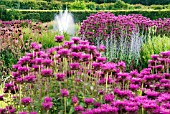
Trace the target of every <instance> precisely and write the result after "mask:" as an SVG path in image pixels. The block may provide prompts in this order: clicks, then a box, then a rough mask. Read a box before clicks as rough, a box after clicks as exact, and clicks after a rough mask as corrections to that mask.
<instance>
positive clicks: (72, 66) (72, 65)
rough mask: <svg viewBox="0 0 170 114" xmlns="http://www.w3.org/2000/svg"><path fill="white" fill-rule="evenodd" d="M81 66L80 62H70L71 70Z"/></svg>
mask: <svg viewBox="0 0 170 114" xmlns="http://www.w3.org/2000/svg"><path fill="white" fill-rule="evenodd" d="M79 68H80V64H79V63H70V69H71V70H78V69H79Z"/></svg>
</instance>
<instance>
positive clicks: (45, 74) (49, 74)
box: [41, 69, 53, 77]
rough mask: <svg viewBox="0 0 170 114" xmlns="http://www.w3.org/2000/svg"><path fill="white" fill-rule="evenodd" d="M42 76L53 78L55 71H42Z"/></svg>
mask: <svg viewBox="0 0 170 114" xmlns="http://www.w3.org/2000/svg"><path fill="white" fill-rule="evenodd" d="M41 75H42V76H44V77H49V76H53V70H52V69H42V70H41Z"/></svg>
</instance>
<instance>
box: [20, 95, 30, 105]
mask: <svg viewBox="0 0 170 114" xmlns="http://www.w3.org/2000/svg"><path fill="white" fill-rule="evenodd" d="M31 102H32V99H31V98H30V97H24V98H22V99H21V103H22V104H23V105H29V104H31Z"/></svg>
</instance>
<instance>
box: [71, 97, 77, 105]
mask: <svg viewBox="0 0 170 114" xmlns="http://www.w3.org/2000/svg"><path fill="white" fill-rule="evenodd" d="M71 101H72V103H73V104H76V103H78V98H77V97H76V96H74V97H72V99H71Z"/></svg>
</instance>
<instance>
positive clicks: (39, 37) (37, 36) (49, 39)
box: [23, 28, 69, 49]
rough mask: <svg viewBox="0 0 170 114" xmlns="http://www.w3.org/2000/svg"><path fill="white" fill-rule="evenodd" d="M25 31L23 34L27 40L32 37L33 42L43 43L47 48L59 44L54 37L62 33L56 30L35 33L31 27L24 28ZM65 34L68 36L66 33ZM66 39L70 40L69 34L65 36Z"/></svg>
mask: <svg viewBox="0 0 170 114" xmlns="http://www.w3.org/2000/svg"><path fill="white" fill-rule="evenodd" d="M23 32H25V34H24V35H23V37H24V40H25V41H26V40H30V38H32V41H33V42H38V43H42V47H43V48H45V49H46V48H50V47H54V46H57V45H58V43H56V42H55V41H54V37H55V36H56V35H60V34H59V33H57V32H54V31H53V30H49V31H43V32H41V33H33V32H32V30H31V29H30V28H24V29H23ZM64 35H65V36H66V34H64ZM65 40H69V36H68V35H67V37H65Z"/></svg>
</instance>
